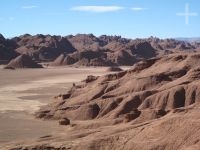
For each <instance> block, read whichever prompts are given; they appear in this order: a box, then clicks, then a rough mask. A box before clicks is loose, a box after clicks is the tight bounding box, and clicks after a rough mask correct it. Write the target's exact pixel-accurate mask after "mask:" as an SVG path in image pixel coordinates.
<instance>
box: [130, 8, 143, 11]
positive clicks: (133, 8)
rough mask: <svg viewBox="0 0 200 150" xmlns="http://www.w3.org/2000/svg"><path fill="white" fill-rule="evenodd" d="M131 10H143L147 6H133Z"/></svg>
mask: <svg viewBox="0 0 200 150" xmlns="http://www.w3.org/2000/svg"><path fill="white" fill-rule="evenodd" d="M131 10H133V11H142V10H147V8H143V7H132V8H131Z"/></svg>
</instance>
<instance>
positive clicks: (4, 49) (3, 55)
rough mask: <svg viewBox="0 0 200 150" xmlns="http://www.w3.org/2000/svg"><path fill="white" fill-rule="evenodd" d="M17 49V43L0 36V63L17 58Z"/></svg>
mask: <svg viewBox="0 0 200 150" xmlns="http://www.w3.org/2000/svg"><path fill="white" fill-rule="evenodd" d="M16 47H17V45H16V43H15V42H13V41H11V40H8V39H5V38H4V37H3V35H1V34H0V61H1V60H4V61H9V60H11V59H12V58H15V57H16V56H17V55H18V54H17V53H16V52H15V51H14V50H15V48H16ZM0 64H1V62H0Z"/></svg>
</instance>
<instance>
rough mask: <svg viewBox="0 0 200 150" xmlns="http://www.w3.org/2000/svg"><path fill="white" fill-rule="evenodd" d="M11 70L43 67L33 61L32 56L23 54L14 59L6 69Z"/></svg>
mask: <svg viewBox="0 0 200 150" xmlns="http://www.w3.org/2000/svg"><path fill="white" fill-rule="evenodd" d="M11 68H13V69H15V68H42V66H41V65H39V64H37V63H36V62H35V61H33V60H32V58H31V57H30V56H28V55H24V54H23V55H20V56H18V57H16V58H15V59H12V60H11V61H10V62H9V63H8V65H7V66H6V67H5V69H11Z"/></svg>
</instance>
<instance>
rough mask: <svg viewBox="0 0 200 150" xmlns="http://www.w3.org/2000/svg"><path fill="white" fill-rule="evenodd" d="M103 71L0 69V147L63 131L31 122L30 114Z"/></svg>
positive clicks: (52, 123)
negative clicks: (75, 84) (74, 85)
mask: <svg viewBox="0 0 200 150" xmlns="http://www.w3.org/2000/svg"><path fill="white" fill-rule="evenodd" d="M106 69H107V68H98V67H97V68H72V67H58V68H45V69H19V70H4V69H2V66H1V68H0V144H3V143H4V144H5V143H7V142H9V143H10V142H12V141H13V142H14V141H23V140H27V139H33V138H38V137H45V136H49V135H52V134H55V133H59V132H60V133H61V132H63V130H65V129H64V128H63V127H61V126H59V125H58V123H57V122H56V121H43V120H38V119H35V118H34V116H33V113H34V112H35V111H37V110H38V109H39V107H40V106H42V105H45V104H47V103H48V102H49V101H50V100H51V99H53V97H54V96H56V95H58V94H61V93H65V92H66V91H67V89H69V88H70V87H71V86H72V84H73V83H74V82H80V81H82V80H83V79H85V78H86V77H87V76H88V75H103V74H106V73H108V72H107V71H106Z"/></svg>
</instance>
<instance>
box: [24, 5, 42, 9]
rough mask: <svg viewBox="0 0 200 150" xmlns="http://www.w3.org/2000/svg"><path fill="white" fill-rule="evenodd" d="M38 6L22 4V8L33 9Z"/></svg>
mask: <svg viewBox="0 0 200 150" xmlns="http://www.w3.org/2000/svg"><path fill="white" fill-rule="evenodd" d="M37 7H38V6H35V5H28V6H22V9H34V8H37Z"/></svg>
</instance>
